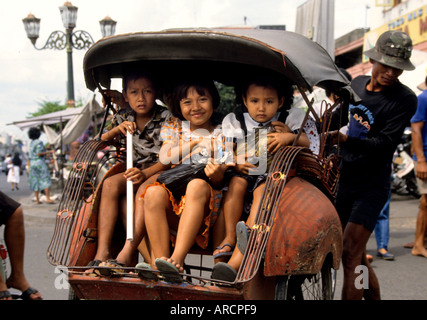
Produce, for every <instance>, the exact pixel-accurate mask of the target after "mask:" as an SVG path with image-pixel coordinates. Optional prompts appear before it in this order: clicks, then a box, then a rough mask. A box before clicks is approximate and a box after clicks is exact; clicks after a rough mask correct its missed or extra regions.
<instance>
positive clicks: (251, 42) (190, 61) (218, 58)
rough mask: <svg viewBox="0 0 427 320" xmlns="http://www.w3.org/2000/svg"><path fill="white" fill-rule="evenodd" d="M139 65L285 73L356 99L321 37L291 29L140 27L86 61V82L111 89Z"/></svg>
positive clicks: (232, 78) (100, 45) (166, 74)
mask: <svg viewBox="0 0 427 320" xmlns="http://www.w3.org/2000/svg"><path fill="white" fill-rule="evenodd" d="M133 64H138V65H143V66H146V67H150V68H155V70H156V73H157V74H158V75H159V76H160V77H161V78H163V79H170V78H174V77H180V76H185V75H186V74H188V73H190V72H191V71H194V70H198V71H200V72H202V73H203V74H204V75H206V74H209V75H210V76H211V77H212V78H213V79H214V80H217V81H220V82H223V83H225V84H235V83H236V82H237V81H239V79H244V78H245V77H247V76H248V75H250V73H253V72H254V70H259V71H267V72H271V73H273V74H276V75H279V76H282V77H283V78H284V79H287V81H289V83H290V84H292V85H296V86H298V87H299V88H302V89H303V90H308V91H310V92H311V91H312V90H313V87H314V86H318V87H322V88H324V89H330V90H333V91H337V90H342V89H344V90H345V91H347V92H348V93H349V97H350V100H353V101H357V100H358V98H357V96H356V94H355V93H354V92H353V91H352V89H351V88H350V87H349V82H348V80H347V78H346V77H345V76H344V75H343V74H342V73H341V72H340V71H339V69H338V67H337V66H336V65H335V63H334V61H333V60H332V59H331V57H330V55H329V54H328V53H327V51H326V50H325V49H324V48H323V47H321V46H320V45H319V44H317V43H316V42H313V41H311V40H310V39H308V38H306V37H304V36H302V35H300V34H297V33H294V32H289V31H282V30H261V29H195V30H166V31H159V32H139V33H130V34H123V35H117V36H112V37H108V38H104V39H102V40H100V41H98V42H97V43H95V44H94V45H93V46H92V47H91V48H90V49H89V50H88V51H87V52H86V55H85V57H84V61H83V69H84V75H85V81H86V86H87V88H88V89H90V90H95V89H96V88H97V86H98V84H100V85H101V86H103V87H105V88H109V86H110V81H111V79H112V78H121V77H122V75H123V73H124V68H126V67H129V66H130V65H133Z"/></svg>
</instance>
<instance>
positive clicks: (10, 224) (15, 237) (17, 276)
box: [0, 191, 43, 300]
mask: <svg viewBox="0 0 427 320" xmlns="http://www.w3.org/2000/svg"><path fill="white" fill-rule="evenodd" d="M1 225H5V229H4V239H5V242H6V246H7V249H8V252H9V257H10V265H11V270H12V272H11V273H10V276H9V277H8V278H7V279H3V277H2V276H1V274H0V300H12V295H11V293H10V292H9V290H8V289H10V288H14V289H17V290H20V291H21V292H22V294H21V295H20V298H21V299H22V300H42V299H43V297H42V295H41V293H40V292H38V291H37V289H34V288H32V287H31V286H30V284H29V283H28V281H27V279H26V277H25V274H24V248H25V226H24V213H23V210H22V206H21V204H20V203H19V202H16V201H15V200H13V199H12V198H10V197H8V196H7V195H6V194H4V193H3V192H1V191H0V226H1Z"/></svg>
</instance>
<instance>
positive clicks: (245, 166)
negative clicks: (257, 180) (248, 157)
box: [235, 161, 256, 175]
mask: <svg viewBox="0 0 427 320" xmlns="http://www.w3.org/2000/svg"><path fill="white" fill-rule="evenodd" d="M251 168H256V166H255V165H254V164H251V163H249V162H247V161H245V162H244V163H241V162H240V161H237V162H236V164H235V170H236V171H237V172H239V173H240V174H244V175H248V174H249V169H251Z"/></svg>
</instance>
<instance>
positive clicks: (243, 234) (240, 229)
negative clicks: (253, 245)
mask: <svg viewBox="0 0 427 320" xmlns="http://www.w3.org/2000/svg"><path fill="white" fill-rule="evenodd" d="M236 235H237V248H238V249H239V251H240V252H241V253H242V254H245V251H246V247H247V246H248V240H249V227H248V225H247V224H246V223H244V222H243V221H239V222H237V224H236Z"/></svg>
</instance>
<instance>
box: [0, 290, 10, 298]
mask: <svg viewBox="0 0 427 320" xmlns="http://www.w3.org/2000/svg"><path fill="white" fill-rule="evenodd" d="M0 300H12V295H11V294H10V292H9V291H8V290H5V291H0Z"/></svg>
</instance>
